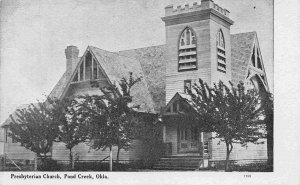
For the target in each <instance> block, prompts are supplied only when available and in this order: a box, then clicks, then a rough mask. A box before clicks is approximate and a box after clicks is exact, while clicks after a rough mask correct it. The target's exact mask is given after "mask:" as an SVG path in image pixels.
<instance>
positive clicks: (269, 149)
mask: <svg viewBox="0 0 300 185" xmlns="http://www.w3.org/2000/svg"><path fill="white" fill-rule="evenodd" d="M266 125H267V133H268V135H267V152H268V161H267V163H268V166H270V167H271V169H270V170H271V171H273V144H274V141H273V138H274V137H273V136H274V134H273V110H268V112H267V115H266Z"/></svg>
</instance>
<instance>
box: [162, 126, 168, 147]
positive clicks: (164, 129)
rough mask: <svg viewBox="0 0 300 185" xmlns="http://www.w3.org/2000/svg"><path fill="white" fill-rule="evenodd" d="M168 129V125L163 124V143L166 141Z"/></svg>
mask: <svg viewBox="0 0 300 185" xmlns="http://www.w3.org/2000/svg"><path fill="white" fill-rule="evenodd" d="M166 130H167V128H166V125H163V143H165V142H166V132H167V131H166Z"/></svg>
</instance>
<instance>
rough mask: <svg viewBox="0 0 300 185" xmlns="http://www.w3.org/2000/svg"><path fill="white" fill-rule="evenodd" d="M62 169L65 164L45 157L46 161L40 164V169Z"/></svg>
mask: <svg viewBox="0 0 300 185" xmlns="http://www.w3.org/2000/svg"><path fill="white" fill-rule="evenodd" d="M62 169H63V166H62V165H61V164H58V163H57V161H56V160H53V159H45V161H44V162H43V163H42V164H41V165H39V166H38V171H60V170H62Z"/></svg>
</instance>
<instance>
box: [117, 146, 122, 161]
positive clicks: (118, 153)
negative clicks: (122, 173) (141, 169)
mask: <svg viewBox="0 0 300 185" xmlns="http://www.w3.org/2000/svg"><path fill="white" fill-rule="evenodd" d="M120 150H121V148H120V147H119V146H118V152H117V163H119V155H120Z"/></svg>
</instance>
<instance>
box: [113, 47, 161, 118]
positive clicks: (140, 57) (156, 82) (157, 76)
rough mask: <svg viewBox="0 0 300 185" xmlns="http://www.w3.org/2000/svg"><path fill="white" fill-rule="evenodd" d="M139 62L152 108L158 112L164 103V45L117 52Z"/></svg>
mask: <svg viewBox="0 0 300 185" xmlns="http://www.w3.org/2000/svg"><path fill="white" fill-rule="evenodd" d="M118 54H120V55H124V56H127V57H130V58H134V59H136V60H137V61H138V62H140V64H141V67H142V70H143V73H144V75H145V79H146V82H147V84H148V87H149V88H148V89H149V92H150V94H151V97H152V100H153V103H154V109H155V111H156V112H159V111H160V109H161V108H162V107H164V106H165V105H166V62H165V61H166V58H165V45H159V46H152V47H145V48H139V49H133V50H126V51H120V52H118Z"/></svg>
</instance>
